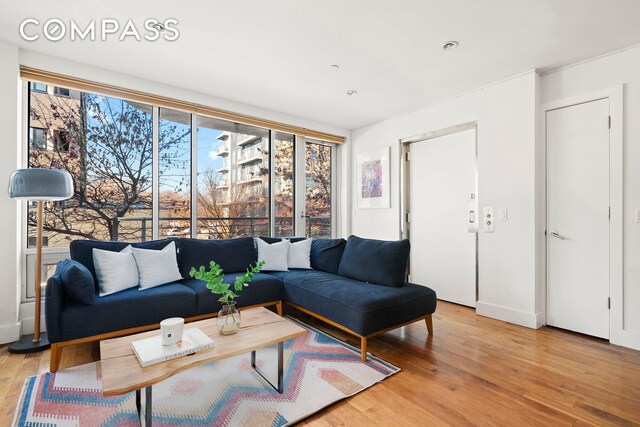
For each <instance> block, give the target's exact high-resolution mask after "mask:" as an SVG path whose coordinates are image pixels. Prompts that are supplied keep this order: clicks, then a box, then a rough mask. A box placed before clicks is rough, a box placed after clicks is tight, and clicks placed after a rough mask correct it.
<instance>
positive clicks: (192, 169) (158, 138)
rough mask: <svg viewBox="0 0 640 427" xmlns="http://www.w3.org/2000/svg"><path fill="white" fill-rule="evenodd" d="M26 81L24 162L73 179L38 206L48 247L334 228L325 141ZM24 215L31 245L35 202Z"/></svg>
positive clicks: (319, 232) (315, 233)
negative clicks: (66, 190) (57, 196)
mask: <svg viewBox="0 0 640 427" xmlns="http://www.w3.org/2000/svg"><path fill="white" fill-rule="evenodd" d="M25 88H26V90H27V94H28V95H27V98H28V127H29V129H28V133H27V135H28V142H27V148H28V150H27V153H28V154H27V159H28V167H40V168H56V169H64V170H67V171H69V172H70V173H71V175H72V176H73V180H74V187H75V192H74V195H73V197H72V198H71V199H69V200H65V201H63V202H55V203H47V204H46V205H45V215H44V224H43V228H44V242H45V246H48V247H52V248H53V247H60V248H64V247H66V246H68V244H69V242H70V241H71V240H74V239H98V240H119V241H141V240H149V239H153V238H161V237H167V236H177V237H196V238H199V239H223V238H233V237H242V236H277V237H285V236H293V235H307V236H309V237H330V236H331V235H332V234H333V227H332V208H333V206H332V196H333V194H332V187H331V186H332V184H333V180H332V176H331V175H332V170H333V166H332V159H333V157H332V156H333V154H332V153H333V146H332V144H327V143H323V142H321V141H312V140H306V139H305V138H304V137H300V136H297V135H296V134H294V133H287V132H283V131H280V130H274V129H267V128H263V127H259V126H253V125H247V124H242V123H237V122H233V121H230V120H223V119H219V118H215V117H211V116H207V115H203V114H195V113H193V112H188V111H183V110H179V109H173V108H165V107H163V106H158V105H153V104H146V103H142V102H138V101H128V100H125V99H119V98H117V97H113V96H111V97H109V96H105V95H101V94H98V93H91V92H86V91H79V90H75V89H72V88H65V87H63V86H61V85H59V84H55V85H53V84H50V85H47V84H42V83H36V82H28V83H25ZM297 152H298V153H300V155H302V159H305V161H302V160H301V161H300V164H296V162H295V160H296V159H297V158H298V159H299V158H300V157H299V156H298V155H297V154H296V153H297ZM296 177H299V179H296ZM303 177H304V178H303ZM296 194H300V197H296ZM297 203H299V206H296V204H297ZM295 212H302V214H300V215H296V214H295ZM305 212H306V213H305ZM27 217H28V220H27V238H26V239H25V241H26V244H27V248H31V247H32V246H33V242H34V241H35V225H36V222H35V219H36V218H35V209H34V208H33V206H31V205H29V206H28V216H27ZM52 262H53V259H52Z"/></svg>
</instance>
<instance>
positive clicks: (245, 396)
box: [14, 319, 399, 427]
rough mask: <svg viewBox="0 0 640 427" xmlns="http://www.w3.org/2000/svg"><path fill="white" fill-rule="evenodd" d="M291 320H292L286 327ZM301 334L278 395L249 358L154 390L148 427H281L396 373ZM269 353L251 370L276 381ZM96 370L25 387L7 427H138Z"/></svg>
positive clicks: (289, 352)
mask: <svg viewBox="0 0 640 427" xmlns="http://www.w3.org/2000/svg"><path fill="white" fill-rule="evenodd" d="M292 320H293V319H292ZM301 325H302V326H303V327H305V328H307V329H308V331H309V332H308V333H307V334H306V335H304V336H302V337H300V338H297V339H295V340H290V341H288V342H287V343H286V344H285V353H284V362H285V365H284V381H285V382H284V386H285V391H284V393H283V394H278V392H276V391H275V390H274V389H273V388H271V386H269V385H268V384H267V383H266V382H265V381H264V380H263V379H262V378H261V377H260V376H259V375H258V374H257V373H256V372H255V371H254V370H253V369H252V368H251V361H250V355H249V354H246V355H242V356H237V357H234V358H230V359H226V360H223V361H219V362H215V363H209V364H206V365H202V366H200V367H197V368H192V369H190V370H187V371H185V372H182V373H180V374H178V375H175V376H174V377H172V378H170V379H168V380H166V381H163V382H161V383H159V384H157V385H154V386H153V424H154V426H284V425H289V424H291V423H293V422H295V421H299V420H301V419H302V418H305V417H308V416H309V415H311V414H313V413H315V412H317V411H319V410H321V409H322V408H324V407H326V406H328V405H330V404H332V403H335V402H337V401H339V400H342V399H344V398H346V397H349V396H352V395H354V394H356V393H358V392H360V391H362V390H364V389H366V388H368V387H371V386H372V385H374V384H376V383H378V382H380V381H382V380H383V379H385V378H386V377H388V376H390V375H393V374H395V373H396V372H398V371H399V369H398V368H397V367H395V366H393V365H391V364H389V363H386V362H385V361H383V360H381V359H378V358H376V357H372V356H369V360H368V361H367V363H363V362H362V361H361V360H360V350H359V349H356V348H353V347H351V346H349V345H347V344H344V343H342V342H340V341H338V340H336V339H335V338H332V337H330V336H329V335H327V334H325V333H323V332H321V331H319V330H317V329H314V328H312V327H310V326H308V325H305V324H301ZM276 353H277V352H276V347H275V346H274V347H269V348H266V349H262V350H259V351H258V352H257V360H258V362H257V364H258V367H259V368H261V370H262V371H263V372H266V373H267V374H268V373H272V376H271V378H270V380H271V381H274V382H275V380H276V378H275V376H276V366H277V365H276V364H277V360H276ZM101 390H102V385H101V378H100V373H99V372H97V370H96V363H89V364H86V365H81V366H75V367H72V368H68V369H65V370H62V371H59V372H57V373H55V374H52V373H47V374H43V375H36V376H33V377H29V378H27V379H26V380H25V384H24V387H23V389H22V393H21V396H20V400H19V402H18V405H17V408H16V415H15V419H14V426H38V427H53V426H58V427H71V426H91V427H93V426H118V427H123V426H139V425H140V424H139V421H138V419H137V413H136V408H135V393H129V394H126V395H122V396H117V397H110V398H105V397H102V391H101Z"/></svg>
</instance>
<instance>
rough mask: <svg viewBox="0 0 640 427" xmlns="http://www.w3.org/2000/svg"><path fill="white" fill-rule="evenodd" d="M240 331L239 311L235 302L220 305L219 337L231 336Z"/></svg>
mask: <svg viewBox="0 0 640 427" xmlns="http://www.w3.org/2000/svg"><path fill="white" fill-rule="evenodd" d="M239 330H240V311H239V310H238V309H237V308H236V303H235V301H232V302H230V303H228V304H222V309H220V311H219V312H218V332H220V335H233V334H235V333H236V332H238V331H239Z"/></svg>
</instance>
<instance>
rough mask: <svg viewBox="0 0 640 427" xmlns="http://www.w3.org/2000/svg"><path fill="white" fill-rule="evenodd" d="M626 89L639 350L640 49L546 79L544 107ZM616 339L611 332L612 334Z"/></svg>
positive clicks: (628, 254) (627, 186)
mask: <svg viewBox="0 0 640 427" xmlns="http://www.w3.org/2000/svg"><path fill="white" fill-rule="evenodd" d="M619 84H623V85H624V87H623V97H624V114H623V121H624V126H623V138H624V139H623V145H624V165H623V167H624V212H623V216H624V219H623V223H624V250H623V258H624V276H623V277H624V278H623V281H624V285H623V287H624V291H623V294H624V298H623V321H624V326H623V329H624V330H625V331H626V332H628V333H629V334H630V342H627V343H624V344H625V345H631V346H634V347H636V348H638V349H640V309H639V307H640V223H636V222H635V210H636V209H640V191H639V189H640V120H638V117H640V47H636V48H633V49H628V50H624V51H621V52H617V53H615V54H612V55H608V56H603V57H600V58H596V59H593V60H591V61H588V62H583V63H580V64H577V65H574V66H572V67H568V68H564V69H561V70H557V71H555V72H552V73H549V74H546V75H544V76H543V77H542V88H541V89H542V92H541V102H542V103H545V102H549V101H555V100H559V99H564V98H568V97H572V96H577V95H584V94H588V93H590V92H594V91H598V90H600V89H605V88H609V87H611V86H614V85H619ZM612 333H613V331H612Z"/></svg>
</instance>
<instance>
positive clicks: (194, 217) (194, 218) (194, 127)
mask: <svg viewBox="0 0 640 427" xmlns="http://www.w3.org/2000/svg"><path fill="white" fill-rule="evenodd" d="M197 120H198V117H197V116H196V115H195V114H191V237H192V238H194V239H197V238H198V211H197V209H198V123H197Z"/></svg>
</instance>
